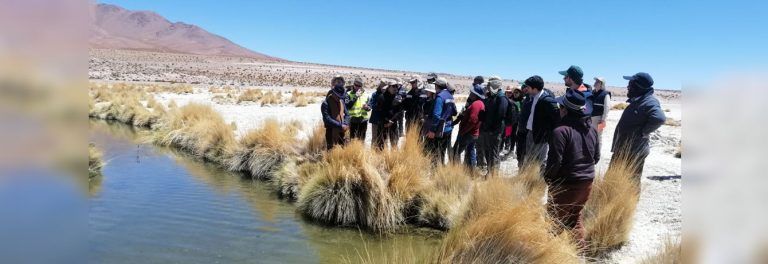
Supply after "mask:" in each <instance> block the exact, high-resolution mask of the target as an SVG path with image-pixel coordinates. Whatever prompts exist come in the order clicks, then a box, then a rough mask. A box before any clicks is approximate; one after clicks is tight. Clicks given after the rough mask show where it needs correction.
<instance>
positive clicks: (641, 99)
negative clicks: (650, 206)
mask: <svg viewBox="0 0 768 264" xmlns="http://www.w3.org/2000/svg"><path fill="white" fill-rule="evenodd" d="M624 79H625V80H628V81H629V84H628V85H627V89H628V92H627V97H629V99H628V100H627V102H629V105H628V106H627V108H626V109H624V113H622V114H621V119H619V124H617V125H616V130H615V132H614V136H613V146H612V148H611V151H612V152H613V155H614V157H616V154H617V152H618V154H619V155H620V156H622V155H628V156H627V157H628V158H630V161H631V162H634V164H632V165H633V167H634V169H635V173H634V176H635V180H636V181H637V183H638V184H639V183H640V177H641V176H642V174H643V166H644V165H645V158H646V157H648V154H649V153H650V151H651V147H650V145H649V142H650V136H651V133H653V132H654V131H656V130H657V129H659V127H661V126H662V125H663V124H664V122H665V121H666V120H667V117H666V116H665V115H664V111H662V110H661V105H660V103H659V100H658V99H656V97H655V96H653V92H654V89H653V78H651V75H650V74H648V73H645V72H638V73H637V74H635V75H632V76H624ZM614 161H615V159H612V160H611V162H614Z"/></svg>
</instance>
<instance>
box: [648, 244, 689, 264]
mask: <svg viewBox="0 0 768 264" xmlns="http://www.w3.org/2000/svg"><path fill="white" fill-rule="evenodd" d="M683 262H684V261H683V249H682V246H681V243H680V240H679V239H678V240H673V239H667V240H666V241H665V242H664V245H662V248H661V249H659V251H658V252H657V253H656V254H655V255H651V256H647V257H645V258H643V260H642V261H640V263H642V264H659V263H664V264H680V263H683Z"/></svg>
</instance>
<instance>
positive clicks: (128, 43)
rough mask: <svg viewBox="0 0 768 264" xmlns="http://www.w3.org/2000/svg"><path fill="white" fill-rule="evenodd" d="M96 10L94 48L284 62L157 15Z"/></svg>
mask: <svg viewBox="0 0 768 264" xmlns="http://www.w3.org/2000/svg"><path fill="white" fill-rule="evenodd" d="M94 9H95V10H94V19H93V27H92V28H91V31H90V37H89V44H90V46H91V47H92V48H101V49H131V50H147V51H161V52H174V53H188V54H198V55H222V56H237V57H249V58H255V59H264V60H281V59H279V58H276V57H272V56H268V55H265V54H261V53H258V52H254V51H251V50H249V49H246V48H244V47H242V46H239V45H237V44H235V43H233V42H232V41H230V40H228V39H226V38H223V37H221V36H219V35H216V34H213V33H210V32H208V31H206V30H205V29H202V28H200V27H198V26H195V25H190V24H186V23H183V22H174V23H172V22H170V21H168V20H167V19H165V18H164V17H162V16H160V15H159V14H157V13H155V12H151V11H131V10H127V9H124V8H122V7H119V6H116V5H111V4H98V5H96V6H95V7H94Z"/></svg>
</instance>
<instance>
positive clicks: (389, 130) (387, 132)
mask: <svg viewBox="0 0 768 264" xmlns="http://www.w3.org/2000/svg"><path fill="white" fill-rule="evenodd" d="M385 123H386V122H383V123H382V124H377V125H376V134H377V135H374V136H373V139H374V141H373V144H374V146H376V148H377V149H378V150H384V144H385V142H387V141H389V144H390V146H391V147H392V148H395V147H397V140H398V139H399V138H400V136H399V135H398V134H399V130H398V128H397V122H395V123H393V124H392V125H390V126H389V127H384V124H385Z"/></svg>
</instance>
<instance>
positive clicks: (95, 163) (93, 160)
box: [88, 143, 104, 181]
mask: <svg viewBox="0 0 768 264" xmlns="http://www.w3.org/2000/svg"><path fill="white" fill-rule="evenodd" d="M102 157H103V154H102V153H101V151H99V149H97V148H96V145H94V144H93V143H91V144H88V181H91V179H92V178H94V177H96V176H100V175H101V168H102V167H103V166H104V162H103V161H102Z"/></svg>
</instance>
